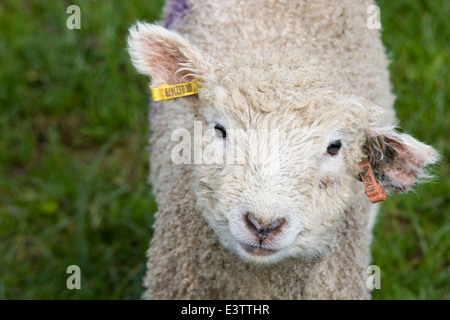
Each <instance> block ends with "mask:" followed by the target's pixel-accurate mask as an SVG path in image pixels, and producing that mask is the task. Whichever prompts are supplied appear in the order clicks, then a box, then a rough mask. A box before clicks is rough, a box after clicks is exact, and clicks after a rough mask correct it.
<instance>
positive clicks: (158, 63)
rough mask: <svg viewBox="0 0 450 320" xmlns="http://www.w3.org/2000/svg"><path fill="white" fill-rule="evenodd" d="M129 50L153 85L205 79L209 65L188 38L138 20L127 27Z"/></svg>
mask: <svg viewBox="0 0 450 320" xmlns="http://www.w3.org/2000/svg"><path fill="white" fill-rule="evenodd" d="M127 42H128V52H129V53H130V56H131V59H132V61H133V64H134V66H135V68H136V69H137V70H138V72H140V73H142V74H145V75H147V76H150V77H151V78H152V82H153V85H155V86H159V85H161V84H164V83H167V84H177V83H181V82H186V81H190V80H192V79H194V78H196V79H199V80H200V81H201V80H204V79H205V78H206V77H208V76H209V75H211V73H212V71H211V70H212V68H211V66H210V65H209V64H208V62H207V61H206V60H205V59H204V58H203V57H202V55H201V53H200V52H199V50H198V49H197V48H195V47H194V46H193V45H192V44H191V43H190V42H189V41H188V40H186V39H185V38H183V37H182V36H180V35H179V34H177V33H175V32H173V31H169V30H167V29H165V28H163V27H160V26H157V25H152V24H148V23H137V24H136V25H134V26H133V27H131V28H130V34H129V36H128V41H127Z"/></svg>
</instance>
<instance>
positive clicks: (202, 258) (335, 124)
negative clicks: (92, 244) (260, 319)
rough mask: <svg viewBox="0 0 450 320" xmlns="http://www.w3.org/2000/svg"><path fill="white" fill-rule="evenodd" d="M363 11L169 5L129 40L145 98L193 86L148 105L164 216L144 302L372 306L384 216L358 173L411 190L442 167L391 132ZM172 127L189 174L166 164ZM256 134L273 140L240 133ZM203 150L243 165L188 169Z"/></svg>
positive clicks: (335, 5) (256, 4)
mask: <svg viewBox="0 0 450 320" xmlns="http://www.w3.org/2000/svg"><path fill="white" fill-rule="evenodd" d="M372 4H373V3H372V2H371V1H368V0H364V1H355V0H343V1H333V0H317V1H288V0H245V1H244V0H230V1H213V0H195V1H193V0H192V1H191V0H170V1H168V2H167V4H166V7H165V9H164V20H163V21H161V23H162V24H164V25H163V26H161V25H158V24H148V23H142V22H140V23H137V24H136V25H135V26H133V27H132V28H131V29H130V34H129V37H128V50H129V53H130V56H131V58H132V62H133V64H134V66H135V67H136V69H137V70H138V72H140V73H142V74H144V75H147V76H149V77H150V78H151V81H152V84H151V86H152V87H153V88H158V87H160V86H161V85H163V84H168V85H176V84H181V83H189V84H190V85H192V84H194V85H195V86H197V87H198V92H197V91H196V92H195V93H196V94H192V95H189V96H183V97H179V98H175V99H169V100H165V101H159V102H154V103H153V104H152V106H151V112H150V127H151V137H150V145H151V153H150V163H151V170H150V181H151V183H152V185H153V192H154V194H155V197H156V201H157V203H158V207H159V209H158V212H157V214H156V222H155V224H154V235H153V239H152V241H151V245H150V249H149V251H148V258H149V259H148V263H147V274H146V277H145V281H144V284H145V287H146V291H145V293H144V298H148V299H370V297H371V294H370V290H369V289H368V286H367V283H366V280H367V277H368V274H367V273H366V269H367V267H368V265H369V264H370V244H371V232H372V231H371V229H372V226H373V224H374V221H375V219H376V214H377V212H378V209H379V204H373V203H372V202H371V201H370V199H369V198H368V197H367V195H366V191H365V188H364V184H363V183H362V182H361V175H360V173H361V170H362V169H361V167H360V166H359V164H360V163H369V164H370V167H371V170H373V177H374V178H375V179H376V182H377V184H378V186H379V187H382V188H383V189H384V190H387V191H388V192H407V191H408V190H410V189H411V188H412V187H413V186H414V185H415V183H416V182H421V181H424V180H426V178H427V177H428V173H427V172H428V171H429V170H428V168H429V166H430V165H431V164H433V163H435V162H437V161H438V159H439V154H438V153H437V152H436V151H435V150H434V149H433V148H432V147H430V146H428V145H425V144H423V143H421V142H419V141H417V140H416V139H414V138H413V137H411V136H410V135H407V134H405V133H400V132H399V131H398V129H397V126H396V124H397V120H396V116H395V111H394V109H393V103H394V99H395V98H394V96H393V94H392V93H391V88H390V82H389V73H388V69H387V66H388V61H387V59H386V55H385V52H384V48H383V45H382V43H381V40H380V34H379V31H378V30H371V29H369V28H368V27H367V26H366V21H367V18H368V15H367V12H366V10H367V8H368V6H369V5H372ZM199 124H200V126H199ZM198 127H200V131H202V132H200V131H199V129H198ZM180 129H183V130H184V132H186V131H187V132H189V133H190V135H189V141H184V142H190V141H191V140H190V137H193V140H195V141H197V142H198V141H200V144H201V146H202V148H193V149H194V150H193V155H192V157H191V154H190V152H191V151H190V150H188V151H186V150H184V151H183V156H185V157H187V158H184V159H190V160H191V161H190V162H189V161H186V162H181V163H180V162H178V163H175V162H174V161H173V157H174V154H175V155H176V154H177V152H175V153H174V150H175V149H174V148H175V147H176V146H179V144H180V143H181V142H180V137H179V136H176V135H175V138H174V132H177V130H180ZM260 129H264V130H266V132H272V133H273V132H275V133H277V135H276V137H277V138H276V139H275V140H273V139H272V140H271V139H269V140H264V139H259V138H260V137H259V135H258V134H257V135H256V136H255V135H253V136H252V135H251V134H249V132H259V131H255V130H260ZM206 131H208V132H209V133H210V134H209V136H208V137H206ZM199 136H200V138H198V137H199ZM271 136H272V135H271ZM183 139H187V138H183V137H181V140H183ZM198 139H200V140H198ZM182 142H183V141H182ZM211 145H212V146H214V148H215V150H216V151H217V150H219V151H220V150H222V153H220V152H219V151H217V153H214V157H218V156H223V152H226V154H227V155H228V154H231V155H234V156H236V157H235V158H234V159H235V160H236V159H237V160H238V161H231V162H226V163H225V162H223V161H222V162H220V161H212V162H211V161H197V162H196V161H195V159H200V160H205V157H206V155H205V154H207V152H205V150H206V149H207V148H208V147H209V146H211ZM199 149H200V150H199ZM177 150H178V149H177ZM255 154H256V155H255ZM252 157H253V159H259V160H260V161H251V160H250V159H251V158H252ZM192 159H194V161H192ZM214 159H216V158H214ZM221 159H223V158H221ZM216 160H217V159H216Z"/></svg>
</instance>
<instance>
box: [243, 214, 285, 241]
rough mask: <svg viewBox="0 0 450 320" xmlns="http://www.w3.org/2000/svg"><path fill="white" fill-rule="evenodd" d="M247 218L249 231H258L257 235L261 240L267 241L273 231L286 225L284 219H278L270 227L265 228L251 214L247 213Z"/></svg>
mask: <svg viewBox="0 0 450 320" xmlns="http://www.w3.org/2000/svg"><path fill="white" fill-rule="evenodd" d="M245 218H246V220H247V222H248V223H247V225H248V226H249V229H252V230H254V231H256V235H257V236H258V238H259V239H260V240H264V239H266V238H267V237H268V236H269V234H270V233H271V232H272V231H274V230H276V229H279V228H280V227H281V226H282V225H283V224H284V219H278V220H276V221H275V222H274V223H272V224H271V225H270V226H268V227H265V226H262V225H261V224H260V223H259V221H258V219H257V218H256V217H255V216H254V215H252V214H251V213H247V215H246V217H245Z"/></svg>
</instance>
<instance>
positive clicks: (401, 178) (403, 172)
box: [383, 138, 426, 189]
mask: <svg viewBox="0 0 450 320" xmlns="http://www.w3.org/2000/svg"><path fill="white" fill-rule="evenodd" d="M386 143H387V144H389V146H390V147H392V148H393V149H394V150H395V157H394V159H393V161H392V163H386V164H385V165H384V166H383V171H384V175H385V176H387V177H388V178H389V179H390V180H391V183H393V185H394V186H396V187H400V188H401V189H410V188H411V187H412V186H413V185H414V183H415V182H416V180H417V178H418V177H419V176H420V174H421V173H422V171H423V168H424V166H425V165H426V159H425V158H424V157H423V156H422V155H421V154H420V153H419V152H417V151H415V150H412V149H411V148H408V146H407V145H406V144H402V143H400V142H398V141H395V140H392V139H389V138H386Z"/></svg>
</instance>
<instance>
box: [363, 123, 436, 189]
mask: <svg viewBox="0 0 450 320" xmlns="http://www.w3.org/2000/svg"><path fill="white" fill-rule="evenodd" d="M363 148H364V152H365V153H366V154H367V156H368V158H369V162H370V163H371V165H372V168H373V172H374V175H375V178H376V180H377V181H378V183H380V184H381V185H382V186H383V188H385V189H387V190H393V191H397V192H407V191H408V190H410V189H411V188H412V187H413V185H414V184H415V183H416V182H417V181H419V182H420V180H421V179H422V180H423V179H427V178H430V175H429V174H428V172H427V166H429V165H431V164H433V163H436V162H437V161H438V160H439V158H440V157H439V154H438V153H437V152H436V151H435V150H434V149H433V148H432V147H430V146H428V145H426V144H424V143H422V142H420V141H417V140H416V139H414V138H413V137H411V136H410V135H407V134H402V133H399V132H397V131H395V129H394V128H392V127H385V128H375V129H371V130H370V131H369V132H368V133H367V137H366V143H365V145H364V147H363Z"/></svg>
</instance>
